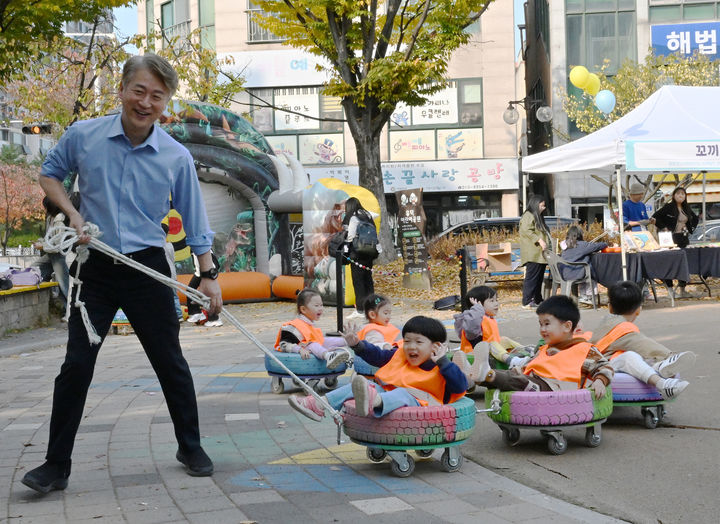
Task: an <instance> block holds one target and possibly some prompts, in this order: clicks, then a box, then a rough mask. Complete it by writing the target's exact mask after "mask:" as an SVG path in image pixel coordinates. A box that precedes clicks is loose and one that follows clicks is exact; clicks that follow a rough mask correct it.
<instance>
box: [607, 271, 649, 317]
mask: <svg viewBox="0 0 720 524" xmlns="http://www.w3.org/2000/svg"><path fill="white" fill-rule="evenodd" d="M608 300H609V302H610V307H612V312H613V314H615V315H628V314H630V313H633V312H635V310H637V309H638V308H639V307H640V306H642V303H643V294H642V290H641V289H640V286H638V285H637V284H636V283H635V282H630V281H629V280H625V281H622V282H616V283H615V284H613V285H612V286H610V288H609V289H608Z"/></svg>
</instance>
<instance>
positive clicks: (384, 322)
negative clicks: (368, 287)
mask: <svg viewBox="0 0 720 524" xmlns="http://www.w3.org/2000/svg"><path fill="white" fill-rule="evenodd" d="M364 306H365V318H367V321H368V323H367V324H366V325H364V326H363V327H362V329H361V330H360V331H358V337H359V338H360V340H366V341H368V342H370V343H371V344H374V345H376V346H379V347H381V348H382V349H393V347H398V346H400V344H401V342H402V332H401V331H400V329H399V328H397V327H396V326H393V325H392V324H391V323H390V315H391V314H392V304H391V303H390V300H388V299H387V298H386V297H384V296H382V295H376V294H375V293H372V294H371V295H369V296H368V297H367V298H365V304H364Z"/></svg>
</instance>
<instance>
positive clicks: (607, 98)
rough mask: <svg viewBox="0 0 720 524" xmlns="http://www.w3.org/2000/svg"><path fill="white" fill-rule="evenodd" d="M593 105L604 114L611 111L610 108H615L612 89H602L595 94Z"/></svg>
mask: <svg viewBox="0 0 720 524" xmlns="http://www.w3.org/2000/svg"><path fill="white" fill-rule="evenodd" d="M595 107H597V108H598V109H599V110H600V111H602V112H603V113H605V114H606V115H609V114H610V113H612V110H613V109H615V95H614V94H613V93H612V91H608V90H607V89H603V90H602V91H600V92H599V93H598V94H597V95H595Z"/></svg>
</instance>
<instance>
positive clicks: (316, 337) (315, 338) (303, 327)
mask: <svg viewBox="0 0 720 524" xmlns="http://www.w3.org/2000/svg"><path fill="white" fill-rule="evenodd" d="M285 326H293V327H295V328H297V330H298V331H299V332H300V334H301V335H302V340H300V341H299V342H300V343H303V342H306V343H307V342H317V343H318V344H324V343H325V337H324V336H323V332H322V329H320V328H319V327H315V326H313V325H311V324H308V323H307V322H305V321H304V320H302V319H300V318H294V319H292V320H291V321H290V322H285V323H284V324H283V325H282V327H281V328H280V331H278V334H277V338H276V339H275V349H276V350H277V349H278V348H280V339H281V338H282V328H283V327H285Z"/></svg>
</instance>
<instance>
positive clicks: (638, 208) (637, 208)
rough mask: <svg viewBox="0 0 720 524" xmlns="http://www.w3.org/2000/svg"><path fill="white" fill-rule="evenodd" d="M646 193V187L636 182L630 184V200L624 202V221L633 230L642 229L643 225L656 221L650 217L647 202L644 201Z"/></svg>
mask: <svg viewBox="0 0 720 524" xmlns="http://www.w3.org/2000/svg"><path fill="white" fill-rule="evenodd" d="M644 195H645V187H644V186H643V185H642V184H638V183H637V182H635V183H633V184H630V200H625V201H624V202H623V223H624V224H625V227H626V228H627V227H628V226H630V227H631V228H632V230H633V231H640V230H642V228H643V226H646V225H648V224H652V223H653V222H654V221H655V220H654V219H650V218H648V214H647V208H646V207H645V202H643V201H642V198H643V196H644Z"/></svg>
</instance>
